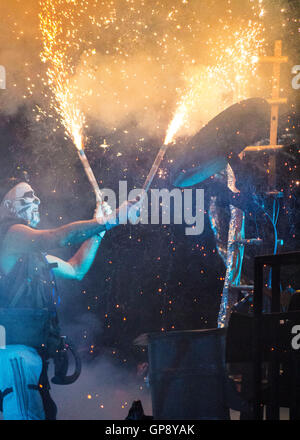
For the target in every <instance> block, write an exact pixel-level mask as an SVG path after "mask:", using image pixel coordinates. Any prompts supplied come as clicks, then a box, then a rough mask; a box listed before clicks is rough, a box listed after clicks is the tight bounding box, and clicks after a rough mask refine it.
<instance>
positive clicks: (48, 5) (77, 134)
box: [40, 0, 103, 203]
mask: <svg viewBox="0 0 300 440" xmlns="http://www.w3.org/2000/svg"><path fill="white" fill-rule="evenodd" d="M40 6H41V13H40V29H41V32H42V37H43V51H42V53H41V59H42V61H43V62H47V63H48V68H47V71H46V75H47V77H48V85H49V86H50V89H51V90H52V92H53V95H54V98H55V99H54V102H53V103H52V107H53V108H54V109H55V110H56V111H57V113H58V114H59V115H60V117H61V121H62V124H63V126H64V128H65V131H66V134H67V135H68V136H69V137H70V138H71V139H72V141H73V143H74V145H75V146H76V148H77V151H78V155H79V158H80V160H81V163H82V165H83V168H84V171H85V173H86V175H87V178H88V180H89V182H90V184H91V186H92V188H93V191H94V193H95V196H96V201H97V202H99V203H101V202H103V196H102V193H101V191H100V188H99V185H98V183H97V180H96V178H95V175H94V173H93V171H92V169H91V166H90V164H89V161H88V159H87V157H86V154H85V152H84V148H83V137H82V131H83V127H84V124H85V116H84V114H83V113H82V112H81V111H80V108H79V103H78V100H77V98H76V97H77V94H78V91H77V90H76V87H74V86H73V87H72V84H71V82H70V78H69V76H68V71H70V72H71V74H72V73H74V67H73V66H72V65H70V59H69V58H68V57H67V56H66V46H67V42H64V41H62V40H61V38H62V37H61V32H62V30H61V29H62V27H63V26H62V18H61V15H59V14H58V11H59V9H56V6H57V4H56V3H55V2H52V1H51V0H43V1H40ZM71 23H73V21H71ZM72 26H74V23H73V24H72ZM75 34H76V33H75V30H73V34H72V35H75ZM69 45H70V43H69Z"/></svg>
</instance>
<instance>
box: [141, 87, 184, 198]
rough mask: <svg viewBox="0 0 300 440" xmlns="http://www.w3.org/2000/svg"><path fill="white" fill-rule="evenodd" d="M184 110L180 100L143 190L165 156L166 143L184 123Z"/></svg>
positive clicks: (148, 185)
mask: <svg viewBox="0 0 300 440" xmlns="http://www.w3.org/2000/svg"><path fill="white" fill-rule="evenodd" d="M187 96H188V95H187ZM186 112H187V105H186V103H185V102H183V101H182V102H181V104H180V105H179V107H178V110H177V111H176V112H175V115H174V117H173V119H172V121H171V122H170V124H169V126H168V130H167V134H166V137H165V140H164V143H163V145H162V146H161V147H160V149H159V151H158V153H157V155H156V158H155V160H154V162H153V165H152V167H151V170H150V171H149V174H148V176H147V177H146V180H145V183H144V185H143V190H144V191H145V192H147V191H148V190H149V188H150V186H151V183H152V181H153V179H154V176H155V174H156V172H157V170H158V167H159V165H160V163H161V161H162V160H163V158H164V156H165V153H166V151H167V148H168V145H169V144H170V143H171V142H173V141H174V136H175V134H176V133H177V131H178V130H179V129H180V127H181V126H182V124H183V123H184V120H185V116H186Z"/></svg>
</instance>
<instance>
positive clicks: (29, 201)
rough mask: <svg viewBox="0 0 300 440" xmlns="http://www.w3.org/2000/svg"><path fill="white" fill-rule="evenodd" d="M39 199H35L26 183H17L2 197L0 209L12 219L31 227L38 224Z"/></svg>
mask: <svg viewBox="0 0 300 440" xmlns="http://www.w3.org/2000/svg"><path fill="white" fill-rule="evenodd" d="M40 203H41V201H40V199H39V198H38V197H36V195H35V194H34V191H33V189H32V188H31V186H30V185H28V183H26V182H21V183H18V185H16V186H14V187H13V188H12V189H11V190H10V191H9V192H8V193H7V194H6V195H5V197H4V199H3V201H2V202H1V205H0V208H1V211H2V212H3V209H4V210H5V211H6V212H9V214H10V215H13V216H14V217H18V218H22V219H23V220H26V221H27V222H28V224H29V225H30V226H32V227H36V226H37V225H38V223H39V222H40V213H39V204H40Z"/></svg>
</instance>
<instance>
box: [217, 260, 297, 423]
mask: <svg viewBox="0 0 300 440" xmlns="http://www.w3.org/2000/svg"><path fill="white" fill-rule="evenodd" d="M299 264H300V252H291V253H283V254H277V255H265V256H259V257H255V282H254V296H253V316H249V315H243V314H240V313H236V312H233V313H232V314H231V317H230V321H229V326H228V329H227V342H226V361H227V362H230V363H246V364H248V366H249V365H250V366H251V365H252V368H250V370H248V371H247V373H246V379H245V381H246V383H248V391H249V390H250V392H251V394H252V396H251V397H252V401H253V408H254V411H253V414H250V418H254V419H261V418H262V406H263V405H266V418H267V419H269V420H276V419H279V409H280V407H289V408H290V418H291V419H297V420H299V419H300V410H299V408H300V351H299V349H297V347H295V346H293V343H292V340H293V337H294V336H295V335H296V334H297V333H295V331H294V330H295V327H294V326H299V325H300V310H299V311H288V312H285V313H280V270H281V266H285V265H299ZM265 266H269V267H271V268H272V301H271V313H262V308H263V285H264V279H263V269H264V267H265ZM263 366H264V369H265V377H264V381H262V367H263ZM243 380H244V377H243Z"/></svg>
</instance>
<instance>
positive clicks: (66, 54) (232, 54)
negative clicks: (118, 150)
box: [39, 0, 265, 177]
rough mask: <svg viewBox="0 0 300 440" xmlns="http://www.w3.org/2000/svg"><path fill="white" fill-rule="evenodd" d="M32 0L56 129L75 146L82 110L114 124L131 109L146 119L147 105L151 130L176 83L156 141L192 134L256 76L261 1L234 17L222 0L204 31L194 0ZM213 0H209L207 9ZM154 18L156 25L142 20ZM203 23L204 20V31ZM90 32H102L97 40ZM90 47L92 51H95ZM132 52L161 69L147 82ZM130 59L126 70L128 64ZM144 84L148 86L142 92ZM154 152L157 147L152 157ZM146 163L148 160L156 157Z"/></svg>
mask: <svg viewBox="0 0 300 440" xmlns="http://www.w3.org/2000/svg"><path fill="white" fill-rule="evenodd" d="M39 3H40V11H41V12H40V30H41V33H42V42H43V50H42V53H41V59H42V61H43V62H44V63H46V77H47V79H46V84H47V86H48V87H49V88H50V89H51V91H52V94H53V99H52V101H51V108H52V109H54V110H55V111H56V112H57V113H58V114H59V115H60V119H61V122H62V125H63V126H64V129H65V132H66V134H67V135H68V136H69V137H70V138H71V139H72V140H73V142H74V144H75V145H76V147H77V149H78V151H82V150H83V147H84V145H83V144H84V142H83V131H84V128H85V127H86V117H85V115H87V116H93V117H95V115H96V118H99V119H100V120H101V118H102V119H103V120H111V121H112V123H113V124H114V123H115V122H116V119H119V120H121V121H122V120H126V118H127V119H128V118H129V119H130V118H132V117H134V118H135V117H139V116H141V119H143V118H144V119H145V120H151V116H148V115H147V113H148V112H149V110H150V114H152V115H153V126H154V127H155V126H156V127H157V129H158V132H159V131H161V130H162V129H163V126H164V124H163V123H162V122H163V120H165V116H163V115H162V113H165V112H164V110H163V109H164V108H165V107H166V104H168V105H169V107H170V108H171V107H173V106H174V103H172V99H174V92H175V91H176V92H177V96H178V98H177V104H176V107H175V112H174V113H173V118H172V120H171V122H170V123H169V125H168V129H167V133H166V135H165V140H164V146H163V147H162V150H165V146H166V145H168V144H170V143H172V142H173V141H174V139H175V138H176V136H185V135H192V134H193V132H194V131H195V129H197V130H198V129H199V128H200V127H201V126H202V125H204V124H205V123H206V122H208V120H210V119H211V118H212V117H214V116H215V115H216V114H218V113H219V112H220V111H222V110H224V109H225V108H226V107H228V106H229V105H231V104H232V103H233V102H237V101H239V100H241V99H244V98H246V97H249V89H250V88H251V86H252V81H251V78H254V77H255V74H256V66H257V60H258V57H259V55H261V54H262V53H263V48H264V31H265V29H264V26H263V24H262V17H263V16H264V15H265V8H263V1H262V0H249V1H248V9H249V10H248V12H247V14H248V15H247V19H246V18H241V20H240V22H239V21H237V20H236V19H235V18H234V11H233V9H234V8H235V7H236V5H234V4H233V3H234V2H233V1H232V0H227V7H226V8H225V11H223V12H222V17H221V16H220V17H219V18H218V16H216V17H214V24H213V26H214V32H213V33H212V32H211V31H210V29H211V28H212V24H210V20H209V18H208V17H206V20H207V22H205V20H204V19H203V20H202V17H201V16H199V11H198V9H197V6H196V3H193V2H188V1H185V2H182V4H179V3H180V2H179V3H178V5H177V3H176V2H174V5H172V6H171V5H170V3H169V2H165V1H156V2H154V1H149V2H147V4H146V3H145V2H144V0H126V7H125V6H124V2H121V1H118V0H112V1H111V2H109V3H105V2H99V1H98V0H90V1H88V0H53V1H50V0H43V1H42V0H40V2H39ZM225 3H226V2H225ZM213 5H214V2H213V1H212V4H211V5H210V6H209V8H213ZM208 10H209V9H208ZM211 10H213V9H211ZM181 12H182V13H181ZM153 20H154V22H153V23H155V26H154V25H153V26H152V25H151V23H152V21H153ZM153 23H152V24H153ZM165 26H167V29H168V31H167V32H166V31H165V30H164V28H165ZM152 27H153V30H151V29H152ZM203 27H207V32H206V30H205V29H203ZM90 28H92V29H93V31H90ZM198 38H199V47H198V49H197V52H195V50H194V49H195V47H194V46H195V43H196V41H197V40H198ZM97 40H100V41H101V46H100V47H99V43H98V44H97ZM95 47H97V48H98V49H99V50H100V53H99V55H97V51H96V49H95ZM193 47H194V48H193ZM149 49H151V51H150V52H149ZM150 53H151V55H150ZM202 53H204V54H205V56H204V58H202V57H201V54H202ZM137 54H139V55H138V56H139V57H141V59H140V60H141V61H142V63H146V64H147V63H148V62H149V63H153V62H154V63H156V64H155V66H156V65H157V66H159V70H160V72H161V76H160V75H159V74H157V75H154V76H153V79H151V81H149V79H148V80H145V79H144V78H142V76H143V74H144V75H147V72H146V71H145V70H141V71H139V64H134V63H135V61H136V56H137ZM153 54H155V55H156V56H153ZM93 57H94V58H93ZM172 57H173V58H174V65H176V66H177V67H178V68H179V70H178V75H177V76H178V78H176V83H175V87H174V88H173V90H172V91H171V90H170V85H169V86H166V85H165V84H164V82H165V81H166V78H167V77H168V71H169V69H170V67H169V66H171V64H170V60H171V59H172ZM132 59H133V60H135V61H134V63H133V67H134V66H136V67H135V69H134V68H133V67H132V66H131V64H130V63H131V60H132ZM102 64H103V66H102ZM147 65H148V64H147ZM155 68H157V67H155ZM137 79H138V81H139V82H138V83H137ZM148 83H149V85H148ZM137 85H138V87H137ZM151 85H152V86H153V87H152V89H153V90H154V89H155V90H161V92H162V93H161V95H160V93H159V92H156V95H158V97H159V99H160V100H161V101H160V102H161V105H160V108H161V112H158V113H157V114H158V118H157V119H156V120H155V118H156V115H154V113H153V109H152V110H151V96H152V95H153V93H152V89H151ZM176 85H177V86H176ZM145 87H146V89H147V91H145V92H144V93H143V89H144V88H145ZM137 90H140V91H141V93H140V96H138V97H137V98H138V99H137V101H135V100H132V93H135V94H137ZM166 91H167V92H166ZM167 93H168V95H169V96H167ZM143 94H145V96H144V97H143ZM166 97H167V99H164V98H166ZM156 99H157V98H156ZM170 99H171V100H170ZM136 102H138V104H137V103H136ZM149 103H150V106H149ZM105 105H106V106H107V109H106V108H105ZM152 105H153V108H155V107H156V106H158V103H156V102H155V100H154V101H153V103H152ZM103 106H104V108H103ZM138 106H140V107H138ZM122 108H123V110H122ZM108 109H109V110H108ZM130 109H131V110H130ZM137 109H139V110H140V111H137ZM160 113H161V114H160ZM146 115H147V117H146ZM199 115H201V116H199ZM110 127H111V125H110ZM112 127H114V129H115V126H114V125H113V126H112ZM163 156H164V153H162V152H161V154H160V158H161V160H162V158H163ZM155 163H156V165H155V167H156V166H158V165H159V163H158V162H157V161H156V162H155ZM153 170H154V169H153ZM148 177H149V176H148Z"/></svg>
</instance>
